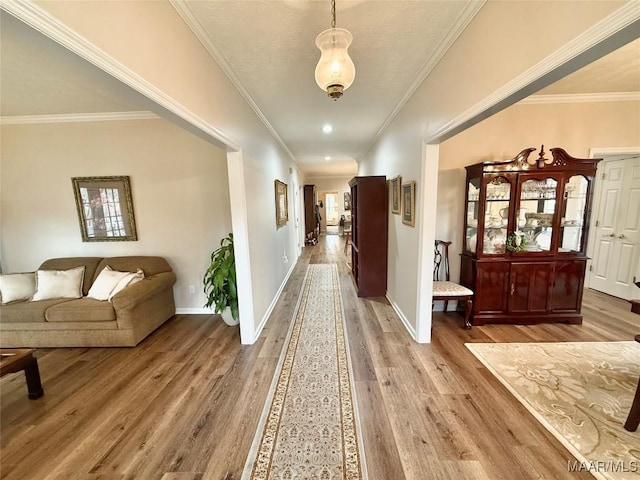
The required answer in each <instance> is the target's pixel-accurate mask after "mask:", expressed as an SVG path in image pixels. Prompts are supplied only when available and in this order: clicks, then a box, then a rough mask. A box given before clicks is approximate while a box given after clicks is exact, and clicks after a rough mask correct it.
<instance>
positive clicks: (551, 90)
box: [537, 39, 640, 95]
mask: <svg viewBox="0 0 640 480" xmlns="http://www.w3.org/2000/svg"><path fill="white" fill-rule="evenodd" d="M618 92H640V39H638V40H635V41H634V42H631V43H629V44H627V45H625V46H624V47H621V48H619V49H618V50H616V51H614V52H611V53H610V54H609V55H607V56H605V57H603V58H601V59H599V60H596V61H595V62H593V63H591V64H589V65H587V66H586V67H583V68H582V69H580V70H578V71H577V72H575V73H572V74H571V75H567V76H566V77H565V78H563V79H561V80H558V81H557V82H556V83H554V84H552V85H549V86H548V87H546V88H544V89H542V90H540V91H539V92H537V93H538V94H540V95H566V94H576V93H618Z"/></svg>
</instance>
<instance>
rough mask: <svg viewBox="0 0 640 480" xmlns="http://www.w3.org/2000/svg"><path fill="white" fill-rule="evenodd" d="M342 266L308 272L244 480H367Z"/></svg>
mask: <svg viewBox="0 0 640 480" xmlns="http://www.w3.org/2000/svg"><path fill="white" fill-rule="evenodd" d="M360 438H361V435H360V432H359V426H358V415H357V409H356V401H355V395H354V387H353V383H352V373H351V365H350V358H349V350H348V343H347V339H346V330H345V326H344V316H343V308H342V298H341V296H340V285H339V282H338V268H337V266H336V265H325V264H312V265H309V267H308V269H307V274H306V276H305V280H304V282H303V286H302V291H301V294H300V298H299V300H298V306H297V308H296V312H295V314H294V318H293V323H292V325H291V328H290V330H289V333H288V337H287V341H286V342H285V345H284V347H283V351H282V355H281V358H280V361H279V363H278V367H277V369H276V373H275V376H274V379H273V383H272V386H271V390H270V393H269V397H268V398H267V403H266V405H265V409H264V412H263V414H262V418H261V421H260V425H259V427H258V431H257V432H256V436H255V439H254V442H253V445H252V447H251V451H250V453H249V456H248V458H247V463H246V465H245V468H244V472H243V476H242V478H243V479H250V480H266V479H301V480H302V479H318V480H321V479H327V480H329V479H345V480H358V479H364V478H366V470H365V462H364V457H363V452H362V444H361V440H360Z"/></svg>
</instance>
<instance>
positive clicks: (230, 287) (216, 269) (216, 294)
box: [203, 233, 238, 320]
mask: <svg viewBox="0 0 640 480" xmlns="http://www.w3.org/2000/svg"><path fill="white" fill-rule="evenodd" d="M203 281H204V293H205V295H206V296H207V303H206V304H205V307H211V306H212V305H213V306H214V308H215V312H216V313H222V311H223V310H224V309H225V308H226V307H229V308H230V309H231V315H232V316H233V318H234V319H236V320H237V319H238V291H237V287H236V262H235V256H234V252H233V233H230V234H229V236H228V237H226V238H223V239H222V240H221V241H220V248H218V249H217V250H214V251H213V253H212V254H211V264H210V265H209V268H207V271H206V273H205V274H204V280H203Z"/></svg>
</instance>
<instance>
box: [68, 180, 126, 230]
mask: <svg viewBox="0 0 640 480" xmlns="http://www.w3.org/2000/svg"><path fill="white" fill-rule="evenodd" d="M71 182H72V183H73V193H74V195H75V198H76V209H77V210H78V220H79V221H80V233H81V234H82V241H83V242H114V241H136V240H138V234H137V232H136V220H135V218H134V216H133V202H132V200H131V185H130V183H129V177H73V178H72V179H71Z"/></svg>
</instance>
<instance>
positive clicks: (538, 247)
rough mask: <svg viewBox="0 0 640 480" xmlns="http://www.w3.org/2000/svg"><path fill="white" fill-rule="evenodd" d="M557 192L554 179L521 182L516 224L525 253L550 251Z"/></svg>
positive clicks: (556, 184)
mask: <svg viewBox="0 0 640 480" xmlns="http://www.w3.org/2000/svg"><path fill="white" fill-rule="evenodd" d="M557 190H558V181H557V180H556V179H554V178H545V179H530V180H526V181H524V182H522V185H521V187H520V205H519V209H518V212H517V220H516V223H517V225H518V230H519V231H521V232H523V233H524V239H525V245H524V251H525V252H549V251H551V240H552V238H553V225H554V215H555V211H556V194H557Z"/></svg>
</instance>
